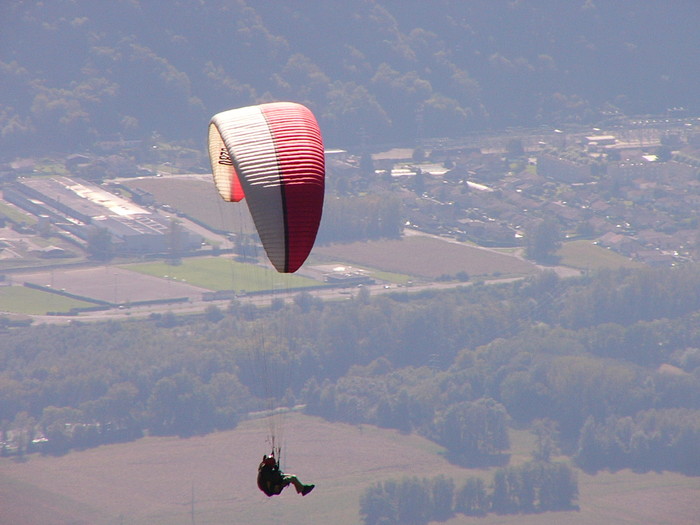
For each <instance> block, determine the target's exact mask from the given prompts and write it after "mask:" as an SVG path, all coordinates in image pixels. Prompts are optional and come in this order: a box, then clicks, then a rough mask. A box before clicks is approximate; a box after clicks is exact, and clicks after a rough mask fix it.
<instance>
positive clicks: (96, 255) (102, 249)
mask: <svg viewBox="0 0 700 525" xmlns="http://www.w3.org/2000/svg"><path fill="white" fill-rule="evenodd" d="M87 243H88V245H87V251H88V254H89V255H90V257H91V258H93V259H95V260H97V261H109V260H110V259H111V258H112V257H113V256H114V246H113V244H112V234H111V233H110V232H109V230H108V229H107V228H100V227H93V228H91V229H90V232H89V233H88V238H87Z"/></svg>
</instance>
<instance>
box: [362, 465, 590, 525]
mask: <svg viewBox="0 0 700 525" xmlns="http://www.w3.org/2000/svg"><path fill="white" fill-rule="evenodd" d="M577 497H578V481H577V479H576V474H575V472H574V471H573V469H572V468H571V467H569V466H568V465H566V464H565V463H552V462H548V461H528V462H526V463H524V464H522V465H520V466H517V467H506V468H499V469H497V470H496V472H495V474H494V477H493V481H492V482H491V483H490V484H489V485H488V486H487V483H486V482H485V481H484V479H483V478H481V477H469V478H467V479H466V481H465V482H464V483H463V484H461V486H459V487H458V486H457V485H456V483H455V481H454V480H453V479H451V478H447V477H445V476H438V477H435V478H432V479H426V478H423V479H419V478H415V477H413V478H406V479H403V480H400V481H396V480H388V481H384V482H381V483H377V484H375V485H373V486H371V487H369V488H368V489H366V490H365V492H364V493H363V494H362V496H361V497H360V514H361V516H362V520H363V523H364V524H365V525H394V524H402V525H403V524H406V525H424V524H427V523H429V522H432V521H447V520H449V519H450V518H451V517H453V516H454V515H455V514H465V515H468V516H484V515H486V514H488V513H491V512H493V513H497V514H517V513H521V512H523V513H532V512H545V511H552V510H570V509H573V508H575V502H576V499H577Z"/></svg>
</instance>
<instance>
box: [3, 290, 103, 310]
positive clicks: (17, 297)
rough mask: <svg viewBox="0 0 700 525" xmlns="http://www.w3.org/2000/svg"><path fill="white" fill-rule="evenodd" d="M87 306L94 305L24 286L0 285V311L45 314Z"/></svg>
mask: <svg viewBox="0 0 700 525" xmlns="http://www.w3.org/2000/svg"><path fill="white" fill-rule="evenodd" d="M87 306H94V305H93V304H92V303H88V302H85V301H79V300H77V299H71V298H69V297H63V296H62V295H58V294H53V293H48V292H42V291H41V290H35V289H33V288H27V287H25V286H1V287H0V311H5V312H13V313H18V314H28V315H45V314H46V313H47V312H67V311H69V310H70V309H71V308H85V307H87Z"/></svg>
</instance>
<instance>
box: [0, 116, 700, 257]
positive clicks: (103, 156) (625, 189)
mask: <svg viewBox="0 0 700 525" xmlns="http://www.w3.org/2000/svg"><path fill="white" fill-rule="evenodd" d="M699 128H700V119H698V118H690V117H686V118H675V117H674V118H661V117H656V118H652V117H648V118H618V119H617V120H616V121H615V122H614V125H610V126H609V127H608V128H605V129H603V128H587V129H564V130H559V129H550V130H546V129H534V130H533V129H531V130H528V129H517V130H509V131H507V132H505V133H501V134H493V135H490V134H479V135H474V136H469V137H465V138H463V139H431V140H422V141H420V143H419V145H418V146H414V147H387V148H386V149H385V150H384V151H376V152H370V151H369V150H368V149H367V148H365V149H364V150H363V151H360V152H357V153H355V154H351V153H349V152H347V151H345V150H341V149H327V151H326V156H327V170H328V180H329V185H330V187H331V189H332V191H334V192H336V193H344V194H354V195H361V194H366V193H372V192H379V191H384V192H386V191H390V192H396V193H397V194H398V195H400V200H401V202H402V207H401V208H400V211H399V213H400V214H401V217H396V218H395V219H396V220H397V221H400V223H401V224H402V225H403V226H405V227H408V228H412V229H415V230H420V231H423V232H426V233H431V234H437V235H442V236H446V237H453V238H455V239H457V240H460V241H471V242H474V243H477V244H480V245H483V246H519V245H523V244H525V243H526V242H527V240H528V235H530V234H531V232H532V231H533V228H534V227H535V225H536V224H538V223H541V222H542V221H544V220H546V221H549V222H551V223H553V224H554V225H555V227H556V229H557V233H558V235H559V236H560V239H561V241H564V242H565V241H567V240H574V239H588V240H591V241H592V242H595V243H596V244H598V245H600V246H602V247H605V248H608V249H610V250H612V251H614V252H617V253H619V254H621V255H623V256H625V257H628V258H630V259H633V260H636V261H639V262H641V263H644V264H647V265H651V266H672V265H677V264H680V263H682V262H684V261H696V260H697V259H698V257H700V235H699V232H698V209H699V207H698V204H699V203H700V177H699V173H700V129H699ZM101 148H102V151H100V152H98V153H96V154H84V155H71V156H69V157H67V158H65V159H51V160H48V159H18V160H15V161H13V162H10V163H7V164H4V165H2V166H0V176H1V180H2V195H3V200H4V201H5V202H6V203H11V205H12V207H14V206H16V207H18V208H20V209H22V210H23V211H24V212H25V213H28V214H29V215H30V216H32V217H34V219H35V220H33V221H29V222H31V224H29V223H28V222H27V221H26V220H25V219H26V216H25V215H22V214H19V215H17V214H14V213H12V212H11V211H8V209H10V208H11V207H10V208H8V205H7V204H5V205H4V207H3V208H2V210H3V211H4V212H3V213H2V214H0V221H2V226H4V227H5V228H10V227H11V228H13V229H15V230H27V229H28V230H29V231H32V232H34V233H46V231H47V229H51V231H53V232H54V233H56V234H57V235H58V238H60V239H63V240H64V241H67V242H66V243H64V244H63V245H61V246H57V245H55V244H49V245H48V246H46V245H43V246H38V247H35V248H36V249H35V250H33V251H32V253H31V254H30V253H28V251H27V250H26V249H25V250H22V246H24V247H25V248H26V240H23V241H21V242H14V241H13V238H12V236H11V235H0V237H2V239H0V240H1V241H2V245H0V258H2V259H3V260H4V261H5V263H8V262H9V261H10V260H11V259H12V258H13V254H14V258H15V259H16V261H17V263H18V264H19V263H20V262H21V261H25V262H26V261H27V260H29V261H31V259H32V256H34V257H35V258H70V257H71V255H75V254H74V253H73V252H74V251H76V250H77V251H78V252H81V251H83V252H87V253H90V250H92V253H91V254H92V255H95V250H96V249H97V250H98V252H99V249H100V246H99V236H98V235H95V232H96V231H97V229H96V228H95V227H96V226H97V227H98V229H99V230H106V231H108V232H109V235H110V237H111V241H112V242H111V243H110V246H109V249H110V250H113V251H114V253H115V255H144V254H149V253H153V254H157V253H167V252H168V251H172V250H173V245H174V244H175V245H177V248H178V250H179V251H180V252H182V253H183V254H197V253H202V250H206V249H208V248H210V247H208V246H206V243H203V242H202V241H203V238H202V235H200V234H199V233H197V232H194V231H190V230H188V228H187V225H185V226H176V225H175V223H174V219H173V218H171V215H173V216H174V215H176V214H177V215H179V216H180V217H183V216H184V214H183V213H182V212H181V211H179V210H176V209H173V208H172V207H171V205H170V204H169V203H159V202H156V201H155V199H154V198H153V195H151V194H150V193H148V192H147V191H139V190H138V189H131V190H130V191H129V192H128V195H129V199H126V198H124V197H123V196H122V195H121V194H122V191H121V190H120V188H123V186H121V184H120V181H122V180H128V179H129V178H136V177H163V176H166V177H167V176H170V175H174V174H181V173H195V174H196V175H194V176H197V177H202V175H205V174H206V172H207V170H208V167H207V166H206V164H205V160H204V159H203V157H202V155H201V154H200V153H199V152H196V151H193V150H187V149H184V148H183V149H181V150H174V149H166V148H162V147H161V148H160V149H159V148H158V147H157V146H155V145H151V144H143V143H141V142H140V141H129V142H115V143H106V144H102V145H101ZM174 151H176V152H177V153H176V154H173V152H174ZM56 166H60V168H56ZM158 210H160V212H161V214H158V213H156V212H157V211H158ZM162 212H165V215H163V213H162ZM168 214H170V215H168ZM188 218H191V217H188ZM195 220H196V219H195ZM188 224H190V223H188ZM178 225H179V222H178ZM5 231H9V230H7V229H6V230H5ZM175 233H177V235H175ZM174 237H177V240H176V241H174V240H173V238H174ZM91 244H92V246H91ZM71 245H73V246H72V248H71ZM98 255H99V253H98Z"/></svg>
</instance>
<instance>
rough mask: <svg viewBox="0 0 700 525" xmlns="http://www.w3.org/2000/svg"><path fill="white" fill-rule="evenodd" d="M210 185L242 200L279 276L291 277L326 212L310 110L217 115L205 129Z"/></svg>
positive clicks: (289, 106)
mask: <svg viewBox="0 0 700 525" xmlns="http://www.w3.org/2000/svg"><path fill="white" fill-rule="evenodd" d="M209 159H210V161H211V167H212V173H213V175H214V183H215V184H216V189H217V191H218V192H219V195H221V197H222V198H223V199H224V200H226V201H229V202H238V201H240V200H242V199H243V198H245V199H246V201H247V203H248V209H249V210H250V213H251V215H252V217H253V222H254V223H255V227H256V229H257V231H258V235H259V236H260V240H261V241H262V244H263V247H264V248H265V252H266V253H267V256H268V258H269V259H270V262H271V263H272V265H273V266H274V267H275V268H276V269H277V271H278V272H288V273H291V272H295V271H296V270H297V269H299V267H300V266H301V265H302V264H303V263H304V261H305V260H306V258H307V257H308V255H309V252H310V251H311V248H312V247H313V244H314V241H315V240H316V233H317V232H318V227H319V224H320V221H321V214H322V210H323V194H324V181H325V162H324V156H323V139H322V137H321V131H320V129H319V127H318V124H317V122H316V119H315V118H314V116H313V114H312V113H311V111H310V110H309V109H308V108H306V107H304V106H302V105H301V104H296V103H293V102H273V103H270V104H261V105H259V106H249V107H244V108H238V109H232V110H229V111H224V112H222V113H217V114H216V115H214V117H212V119H211V122H210V124H209Z"/></svg>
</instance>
